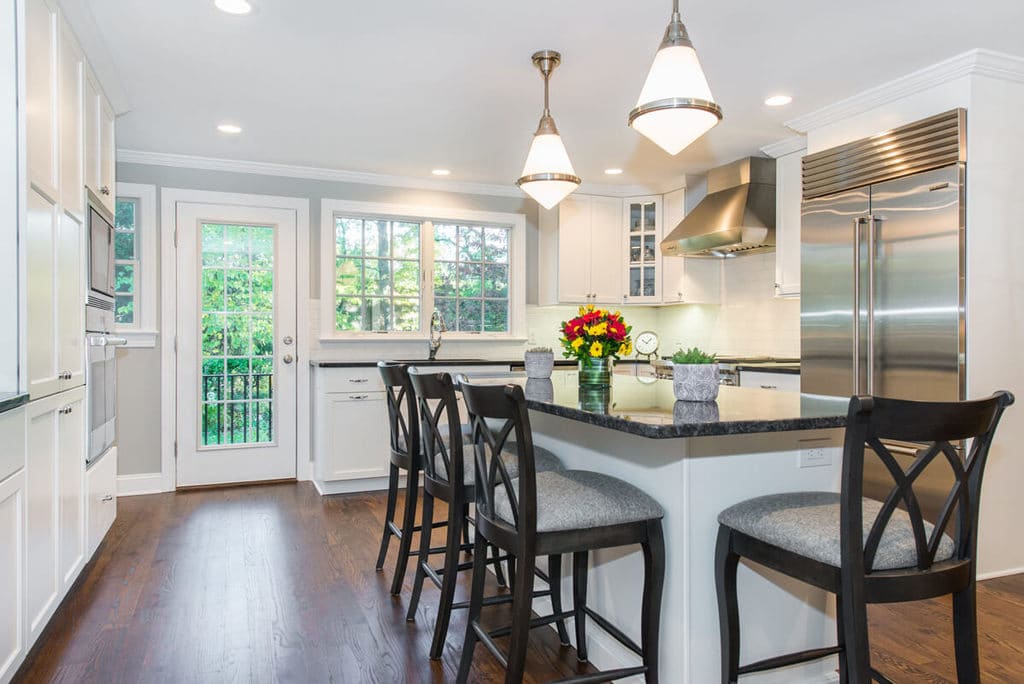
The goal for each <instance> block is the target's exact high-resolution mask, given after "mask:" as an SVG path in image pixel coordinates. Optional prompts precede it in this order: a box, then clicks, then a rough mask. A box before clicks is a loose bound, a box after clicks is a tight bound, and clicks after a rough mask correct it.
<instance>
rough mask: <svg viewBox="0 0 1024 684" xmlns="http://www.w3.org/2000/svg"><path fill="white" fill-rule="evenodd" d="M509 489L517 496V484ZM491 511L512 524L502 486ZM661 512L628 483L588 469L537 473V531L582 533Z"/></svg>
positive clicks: (513, 483) (662, 513)
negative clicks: (578, 531) (512, 488)
mask: <svg viewBox="0 0 1024 684" xmlns="http://www.w3.org/2000/svg"><path fill="white" fill-rule="evenodd" d="M512 486H513V487H514V488H515V491H516V492H517V495H518V487H519V481H518V480H513V481H512ZM494 512H495V514H496V515H497V516H498V517H499V518H501V519H502V520H505V521H507V522H509V523H511V522H512V506H511V505H510V504H509V501H508V496H507V495H506V494H505V490H504V487H501V486H499V487H497V488H496V489H495V492H494ZM664 515H665V511H664V509H662V507H661V506H660V505H659V504H658V502H657V501H655V500H654V499H652V498H651V497H650V496H648V495H647V494H645V493H643V492H642V491H640V490H639V489H637V488H636V487H634V486H633V485H631V484H629V483H628V482H623V481H622V480H620V479H618V478H614V477H611V476H610V475H603V474H601V473H595V472H591V471H589V470H564V471H561V472H558V471H549V472H543V473H542V472H538V473H537V531H538V532H557V531H560V530H585V529H590V528H593V527H604V526H606V525H620V524H625V523H632V522H639V521H642V520H656V519H659V518H662V517H664Z"/></svg>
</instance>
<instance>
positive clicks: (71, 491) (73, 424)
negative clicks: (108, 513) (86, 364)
mask: <svg viewBox="0 0 1024 684" xmlns="http://www.w3.org/2000/svg"><path fill="white" fill-rule="evenodd" d="M62 397H66V399H65V401H64V403H62V405H61V408H60V409H58V411H57V423H58V424H57V459H58V461H57V469H58V472H57V492H58V505H57V507H58V511H59V525H60V527H59V530H58V535H57V538H58V546H59V548H58V579H59V580H60V582H61V588H62V590H65V591H66V590H67V589H68V588H70V587H71V584H72V583H73V582H74V581H75V578H76V577H78V572H79V570H81V569H82V565H83V561H84V559H85V393H84V390H78V391H77V392H73V393H68V394H67V395H62Z"/></svg>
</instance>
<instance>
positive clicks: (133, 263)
mask: <svg viewBox="0 0 1024 684" xmlns="http://www.w3.org/2000/svg"><path fill="white" fill-rule="evenodd" d="M138 209H139V201H138V200H137V199H134V198H132V199H121V198H118V200H117V209H116V211H115V213H114V322H115V323H116V324H117V325H119V326H124V327H131V328H134V327H137V326H138V321H137V318H136V315H135V314H136V311H138V308H139V307H138V306H137V304H136V301H135V294H136V293H137V292H138V291H139V287H138V275H139V259H138V233H137V232H136V230H135V225H136V216H138Z"/></svg>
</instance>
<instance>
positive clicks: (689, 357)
mask: <svg viewBox="0 0 1024 684" xmlns="http://www.w3.org/2000/svg"><path fill="white" fill-rule="evenodd" d="M717 361H718V359H717V358H715V355H714V354H706V353H705V352H702V351H701V350H700V349H698V348H697V347H691V348H689V349H686V350H683V349H680V350H679V351H677V352H676V353H675V354H673V355H672V363H678V364H680V365H690V366H692V365H705V364H709V363H717Z"/></svg>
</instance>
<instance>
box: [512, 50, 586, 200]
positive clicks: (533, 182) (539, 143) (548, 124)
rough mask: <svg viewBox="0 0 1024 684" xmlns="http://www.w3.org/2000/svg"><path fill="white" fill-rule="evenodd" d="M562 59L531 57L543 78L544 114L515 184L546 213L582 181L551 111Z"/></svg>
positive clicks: (545, 53) (544, 53)
mask: <svg viewBox="0 0 1024 684" xmlns="http://www.w3.org/2000/svg"><path fill="white" fill-rule="evenodd" d="M561 59H562V57H561V55H559V54H558V53H557V52H555V51H554V50H541V51H540V52H537V53H534V55H533V57H532V60H533V64H534V66H536V67H537V68H538V69H540V72H541V74H542V75H543V77H544V113H543V114H542V115H541V117H540V124H539V125H538V126H537V132H536V133H534V135H533V142H532V143H531V144H530V152H529V154H527V155H526V164H525V165H524V166H523V175H522V176H520V177H519V180H517V181H516V185H518V186H519V187H520V188H522V190H523V192H525V193H526V194H527V195H529V196H530V197H532V198H533V199H534V200H536V201H537V203H538V204H540V205H541V206H542V207H544V208H545V209H551V208H552V207H554V206H555V205H557V204H558V203H559V202H561V201H562V200H563V199H565V198H566V197H567V196H568V195H569V193H571V192H572V191H573V190H575V189H576V188H578V187H579V186H580V177H579V176H577V175H576V170H575V169H573V168H572V162H571V161H569V154H568V153H567V152H566V151H565V145H564V144H562V136H560V135H559V134H558V128H557V127H555V120H554V119H553V118H551V110H550V109H549V107H548V79H549V77H550V76H551V72H552V71H554V69H555V67H556V66H558V64H559V63H560V62H561Z"/></svg>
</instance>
